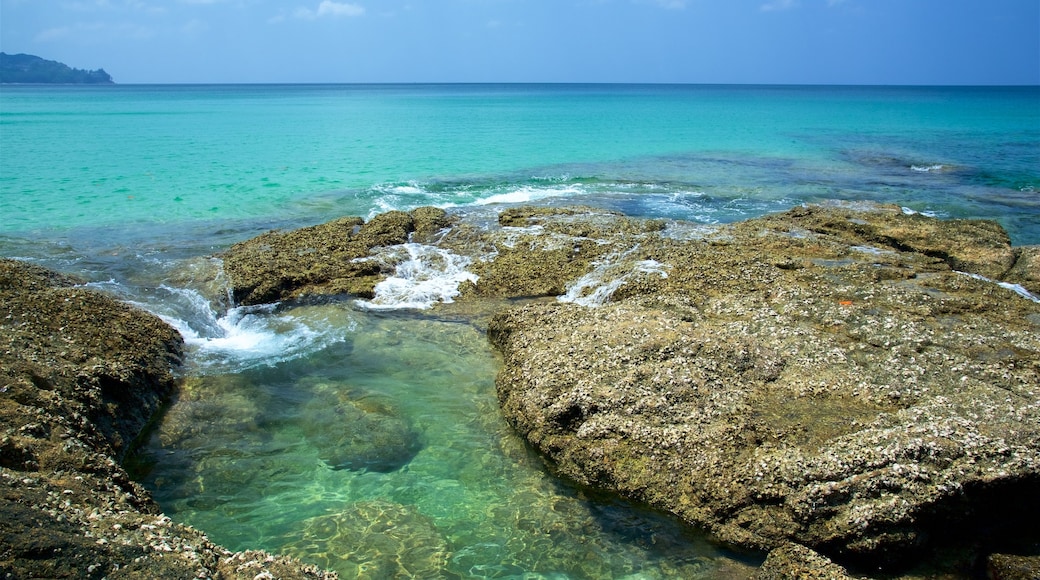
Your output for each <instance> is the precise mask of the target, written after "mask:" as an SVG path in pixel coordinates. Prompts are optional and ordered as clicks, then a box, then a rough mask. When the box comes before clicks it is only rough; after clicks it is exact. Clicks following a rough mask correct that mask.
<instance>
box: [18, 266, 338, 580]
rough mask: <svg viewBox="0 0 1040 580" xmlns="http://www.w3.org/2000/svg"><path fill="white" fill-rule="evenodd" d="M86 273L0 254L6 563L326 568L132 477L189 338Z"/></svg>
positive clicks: (154, 569) (182, 572)
mask: <svg viewBox="0 0 1040 580" xmlns="http://www.w3.org/2000/svg"><path fill="white" fill-rule="evenodd" d="M77 282H78V281H77V280H74V279H72V278H69V277H66V276H62V275H59V274H55V273H53V272H49V271H47V270H44V269H41V268H38V267H36V266H32V265H30V264H26V263H22V262H17V261H14V260H0V378H2V382H0V430H2V431H0V576H3V577H7V578H40V577H42V578H103V577H107V578H193V577H203V576H205V577H226V578H255V577H257V575H258V574H264V573H267V574H272V575H274V576H277V577H280V578H318V577H323V575H324V573H322V572H320V571H318V570H317V569H315V568H310V567H306V566H304V565H303V564H301V563H299V562H298V561H295V560H291V559H287V558H275V557H273V556H270V555H269V554H265V553H261V552H248V553H238V554H233V553H231V552H229V551H227V550H225V549H223V548H221V547H219V546H216V545H214V544H213V543H211V542H209V540H207V539H206V537H205V536H204V535H203V534H201V533H199V532H198V531H196V530H193V529H190V528H187V527H184V526H180V525H177V524H174V523H173V522H171V521H170V519H169V518H167V517H165V516H163V515H162V514H161V513H160V512H159V509H158V506H156V505H155V503H154V502H153V501H152V500H151V499H150V496H149V494H148V493H147V491H145V490H144V489H143V488H141V487H140V486H139V485H138V484H137V483H135V482H133V481H131V479H130V478H129V477H128V476H127V473H126V471H125V470H124V469H123V467H121V466H120V464H119V460H121V459H122V458H123V457H124V455H125V454H126V453H127V451H128V450H129V448H130V447H131V446H132V443H133V441H134V440H135V439H136V438H137V437H138V435H139V434H140V433H141V431H142V430H143V429H144V428H145V426H146V425H147V424H148V422H149V421H150V420H151V419H152V417H153V415H154V414H155V413H156V412H157V411H158V410H159V409H160V407H161V406H162V404H163V403H164V402H165V401H166V399H167V398H168V397H169V396H170V394H171V393H172V392H173V390H174V387H175V383H174V378H173V376H172V375H171V372H170V369H171V366H173V365H175V364H176V363H177V362H178V360H179V357H180V354H181V338H180V336H179V335H178V334H177V332H176V331H174V330H173V329H172V328H170V327H169V326H167V325H166V324H165V323H163V322H162V321H161V320H159V319H158V318H156V317H154V316H152V315H150V314H147V313H145V312H142V311H139V310H136V309H134V308H131V307H129V306H127V305H125V304H122V303H120V302H118V301H116V300H114V299H112V298H110V297H108V296H106V295H104V294H102V293H99V292H95V291H93V290H89V289H86V288H83V287H81V286H77ZM200 575H201V576H200Z"/></svg>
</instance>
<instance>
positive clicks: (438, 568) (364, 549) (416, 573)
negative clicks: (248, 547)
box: [285, 500, 451, 578]
mask: <svg viewBox="0 0 1040 580" xmlns="http://www.w3.org/2000/svg"><path fill="white" fill-rule="evenodd" d="M285 551H286V552H287V553H289V554H294V555H297V556H299V557H301V558H307V559H309V560H311V561H313V562H315V563H317V564H318V565H320V566H322V567H325V568H328V569H333V570H336V571H338V572H340V573H342V574H343V576H344V578H443V577H445V568H446V566H447V564H448V558H449V557H450V555H451V553H450V551H449V547H448V542H447V540H445V538H444V536H443V535H442V534H441V533H440V532H439V531H438V530H437V527H436V526H435V525H434V524H433V522H432V521H431V520H430V519H429V518H427V517H426V516H424V515H422V514H421V513H419V512H417V511H415V509H413V508H410V507H408V506H404V505H401V504H397V503H393V502H390V501H385V500H372V501H362V502H357V503H355V504H352V505H350V506H348V508H347V509H345V510H344V511H342V512H340V513H336V514H330V515H325V516H318V517H314V518H310V519H308V520H305V521H304V522H303V526H302V530H301V531H300V534H299V539H298V540H296V541H295V542H292V543H290V544H288V545H287V546H286V547H285Z"/></svg>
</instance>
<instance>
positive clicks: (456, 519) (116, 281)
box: [0, 84, 1040, 579]
mask: <svg viewBox="0 0 1040 580" xmlns="http://www.w3.org/2000/svg"><path fill="white" fill-rule="evenodd" d="M832 200H838V201H845V202H859V201H870V202H879V203H889V204H897V205H899V206H901V207H903V208H904V209H905V210H906V211H915V212H921V213H926V214H929V215H934V216H937V217H940V218H979V219H989V220H996V221H997V222H999V223H1000V224H1001V225H1002V226H1003V227H1004V228H1005V229H1006V230H1007V231H1008V233H1009V235H1010V237H1011V240H1012V242H1013V243H1014V244H1016V245H1024V244H1040V87H1035V86H1033V87H926V86H921V87H917V86H914V87H885V86H867V87H860V86H774V85H770V86H744V85H741V86H717V85H568V84H559V85H558V84H548V85H538V84H501V85H499V84H473V85H469V84H447V85H410V84H395V85H169V86H165V85H115V86H9V85H5V86H3V87H0V256H2V257H8V258H17V259H21V260H26V261H30V262H33V263H36V264H40V265H43V266H46V267H49V268H53V269H56V270H59V271H62V272H69V273H72V274H75V275H78V276H80V277H81V278H83V279H84V280H85V283H86V284H87V285H88V286H91V287H94V288H97V289H99V290H102V291H105V292H109V293H111V294H113V295H115V296H116V297H118V298H119V299H121V300H124V301H127V302H129V303H132V304H135V305H137V306H139V307H141V308H144V309H146V310H149V311H151V312H154V313H155V314H157V315H159V316H161V317H163V318H164V319H165V320H167V321H168V322H169V323H170V324H172V325H173V326H174V327H176V328H177V329H178V330H179V331H180V332H181V334H182V335H183V336H184V338H185V341H186V345H187V357H186V360H185V363H184V366H183V368H181V369H178V373H179V377H180V379H181V382H182V385H183V386H182V389H181V393H180V395H179V396H178V399H177V400H176V401H175V402H174V403H173V404H172V405H171V406H170V408H169V409H168V411H167V412H166V414H165V415H164V417H163V418H162V419H161V420H160V421H158V422H157V424H156V426H155V427H154V429H153V431H152V432H150V434H149V435H148V436H147V437H145V438H144V440H143V441H142V442H141V446H140V449H139V450H138V452H137V453H136V454H135V455H134V456H133V457H132V458H131V459H130V460H129V462H128V466H129V467H130V469H131V471H132V472H133V475H134V477H136V478H137V479H138V480H139V481H141V482H142V484H143V485H145V486H146V487H147V488H148V489H149V490H150V491H151V492H152V494H153V495H154V497H155V499H156V500H157V501H158V502H159V504H160V505H161V507H162V509H163V510H164V512H165V513H166V514H167V515H168V516H169V517H171V518H173V519H174V520H175V521H178V522H182V523H185V524H190V525H192V526H195V527H197V528H199V529H201V530H202V531H204V532H205V533H206V534H207V535H208V536H209V537H210V538H211V539H212V540H214V541H216V542H218V543H220V544H223V545H224V546H226V547H228V548H231V549H234V550H243V549H253V548H260V549H265V550H269V551H271V552H273V553H280V554H291V555H294V556H297V557H300V558H301V559H303V560H305V561H307V562H312V563H315V564H318V565H321V566H325V567H329V568H332V569H336V570H339V571H340V572H341V573H343V575H344V577H354V576H359V575H360V576H362V577H386V578H393V577H408V576H409V575H411V576H413V577H445V578H524V579H534V578H553V579H565V578H633V579H634V578H671V577H687V578H698V577H701V578H725V577H733V578H737V577H745V576H746V575H747V570H748V569H750V568H752V567H754V566H756V565H757V564H759V563H760V562H761V561H762V558H763V555H762V554H756V553H747V552H740V551H735V550H733V549H731V548H728V547H726V546H721V545H718V544H717V543H715V542H713V541H712V539H711V538H710V537H709V536H707V535H706V534H704V533H703V532H701V531H699V530H696V529H691V528H689V527H687V526H684V525H682V524H681V523H680V522H678V521H676V520H675V519H674V518H671V517H669V516H668V515H666V514H662V513H659V512H656V511H654V510H652V509H650V508H648V507H646V506H642V505H638V504H635V503H632V502H628V501H625V500H623V499H620V498H615V497H612V496H610V495H608V494H602V493H598V492H596V491H595V490H589V489H583V488H581V487H579V486H577V485H575V484H574V483H572V482H569V481H566V480H564V479H561V478H559V477H557V476H556V475H555V474H554V473H553V470H552V466H551V465H549V464H547V463H546V462H545V461H544V460H543V459H542V458H540V457H539V456H538V455H537V454H536V453H534V452H532V451H531V450H530V449H529V448H528V447H527V446H526V445H525V444H524V442H523V441H521V440H520V439H519V438H518V437H517V436H516V435H515V434H514V433H513V432H512V431H511V430H510V428H509V426H508V425H507V424H506V422H505V421H504V420H503V418H502V417H501V415H500V414H499V411H498V406H497V400H496V397H495V387H494V380H495V373H496V372H497V369H498V368H499V365H500V361H499V359H498V358H497V356H496V354H495V352H493V350H492V349H491V348H490V346H489V345H488V343H487V339H486V336H485V333H484V327H483V325H482V323H481V320H483V319H481V318H480V317H479V316H476V315H474V316H467V315H465V314H459V313H452V314H450V315H448V314H445V312H444V310H443V308H442V307H441V306H439V304H440V303H447V302H450V301H451V300H452V296H453V292H452V289H453V286H454V285H455V284H457V282H458V281H459V280H461V279H465V275H462V276H460V273H459V271H453V272H425V273H421V274H420V275H419V277H420V278H422V279H423V280H424V281H426V282H429V281H430V280H431V279H432V280H436V279H438V276H440V277H441V279H440V284H439V285H438V286H437V287H438V288H439V289H438V290H437V291H432V292H426V293H420V294H418V295H417V294H415V293H411V294H407V295H402V296H400V297H396V296H394V295H389V296H383V297H382V300H381V301H379V303H378V307H373V304H365V303H364V302H359V301H356V300H352V299H350V297H343V298H342V299H330V300H325V301H320V302H317V301H309V302H303V303H294V304H289V303H284V304H272V305H264V306H259V307H255V306H254V307H243V306H240V305H236V304H234V303H232V302H230V301H229V299H228V298H227V293H226V288H224V287H223V282H222V278H221V277H220V272H221V269H220V258H219V255H220V252H221V251H222V250H224V249H226V248H227V247H229V246H230V245H231V244H233V243H235V242H238V241H242V240H245V239H248V238H251V237H253V236H256V235H258V234H261V233H263V232H265V231H268V230H271V229H290V228H296V227H302V226H306V225H313V224H317V223H321V222H325V221H328V220H331V219H333V218H336V217H340V216H344V215H357V216H362V217H364V218H366V219H367V218H370V217H371V216H373V215H376V214H378V213H380V212H384V211H387V210H394V209H402V210H408V209H412V208H416V207H420V206H426V205H433V206H437V207H441V208H445V209H447V210H448V211H450V212H456V213H458V214H460V215H461V214H465V215H467V216H472V215H483V216H491V217H493V216H494V215H495V214H496V213H497V212H500V211H502V209H504V208H507V207H511V206H515V205H517V204H551V205H570V204H581V205H591V206H596V207H602V208H606V209H611V210H616V211H620V212H623V213H625V214H628V215H632V216H645V217H653V218H661V219H665V220H686V221H692V222H695V223H698V224H704V225H711V224H723V223H728V222H733V221H737V220H744V219H748V218H752V217H756V216H761V215H764V214H767V213H770V212H777V211H783V210H786V209H789V208H791V207H793V206H797V205H800V204H807V203H818V202H829V201H832ZM411 250H414V248H411ZM416 264H418V265H417V266H416ZM416 264H413V269H414V268H419V269H421V268H422V264H423V262H421V261H420V262H417V263H416ZM463 267H464V265H463ZM413 274H414V272H413ZM463 274H464V273H463ZM444 276H449V278H444ZM330 410H331V412H330ZM371 417H376V418H377V420H376V421H375V422H372V421H370V420H369V418H371ZM384 419H385V420H384ZM358 425H361V427H359V426H358ZM352 430H353V431H352ZM366 437H368V438H377V441H387V442H388V443H386V445H385V446H383V447H385V448H387V449H390V448H393V449H397V450H400V449H404V450H405V451H404V453H403V454H401V453H398V454H397V455H393V456H392V457H383V456H380V453H381V452H380V451H379V449H380V446H379V445H377V446H376V450H375V451H371V449H370V448H366V449H368V451H366V452H364V453H362V452H360V451H358V453H357V454H355V456H352V457H354V459H347V460H343V461H336V460H331V459H330V453H331V454H332V455H335V454H336V453H337V452H338V451H342V450H343V449H348V451H349V450H350V449H352V448H353V447H354V446H357V447H358V448H362V447H364V446H365V445H367V444H369V443H370V442H368V441H366ZM380 438H382V439H380ZM402 441H403V442H402ZM330 448H334V449H333V451H331V452H330ZM366 453H367V454H366ZM387 453H388V454H389V453H390V452H387ZM348 455H349V452H348ZM358 458H360V459H358Z"/></svg>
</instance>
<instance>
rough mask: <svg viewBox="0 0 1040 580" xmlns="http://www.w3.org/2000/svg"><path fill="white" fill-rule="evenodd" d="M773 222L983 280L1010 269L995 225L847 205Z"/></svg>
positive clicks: (795, 212) (806, 210) (1010, 255)
mask: <svg viewBox="0 0 1040 580" xmlns="http://www.w3.org/2000/svg"><path fill="white" fill-rule="evenodd" d="M862 209H867V210H868V211H866V212H864V211H862ZM865 214H868V215H869V217H867V218H865V217H863V216H864V215H865ZM774 219H776V220H778V221H780V222H781V223H784V224H786V223H794V224H797V225H798V226H800V227H802V228H805V229H806V230H809V231H812V232H817V233H823V234H830V235H835V236H837V237H839V238H841V239H843V240H846V241H847V242H849V243H850V244H852V245H855V244H868V245H875V246H881V247H888V248H892V249H895V250H899V251H906V252H915V253H918V254H924V255H926V256H932V257H935V258H939V259H941V260H943V261H944V262H946V263H947V264H948V265H949V266H950V268H952V269H954V270H960V271H963V272H969V273H972V274H980V275H982V276H986V277H988V278H994V279H999V278H1001V277H1002V276H1003V275H1004V274H1005V273H1006V272H1007V271H1008V270H1010V269H1011V267H1012V266H1013V265H1014V263H1015V256H1014V252H1013V251H1012V249H1011V238H1010V237H1009V236H1008V235H1007V232H1005V231H1004V228H1002V227H1000V224H998V223H996V222H994V221H989V220H960V219H954V220H938V219H935V218H931V217H927V216H925V215H923V214H919V213H912V212H909V213H908V212H905V211H903V210H902V209H901V208H899V207H898V206H888V205H871V206H859V205H847V204H844V205H831V206H803V207H797V208H794V209H792V210H790V211H788V212H786V213H783V214H779V215H777V216H776V217H775V218H774ZM767 221H768V220H767ZM753 223H754V222H753Z"/></svg>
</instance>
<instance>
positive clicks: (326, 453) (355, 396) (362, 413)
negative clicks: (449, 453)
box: [304, 384, 422, 473]
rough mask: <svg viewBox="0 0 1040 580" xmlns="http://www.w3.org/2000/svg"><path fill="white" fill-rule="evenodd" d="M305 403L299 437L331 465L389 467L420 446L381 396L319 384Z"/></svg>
mask: <svg viewBox="0 0 1040 580" xmlns="http://www.w3.org/2000/svg"><path fill="white" fill-rule="evenodd" d="M306 407H307V409H306V411H304V412H305V414H306V415H307V416H308V417H310V418H311V420H310V421H309V422H308V423H307V424H306V425H305V426H304V435H305V436H306V437H307V440H308V441H309V442H310V443H311V444H312V445H314V446H315V447H317V448H318V453H319V457H321V459H322V460H323V461H325V462H326V463H328V464H329V465H330V466H331V467H332V468H333V469H353V470H368V471H377V472H384V473H385V472H389V471H394V470H396V469H400V468H401V467H403V466H404V465H406V464H407V463H408V462H409V461H411V460H412V458H413V457H415V454H416V453H418V452H419V451H420V450H421V449H422V440H421V437H420V434H419V433H418V431H416V430H415V429H414V428H413V427H412V426H411V425H410V424H409V423H408V421H407V420H406V419H405V418H404V417H402V416H401V415H400V414H399V413H398V412H397V410H396V409H395V408H394V406H393V404H392V403H391V402H390V401H388V400H386V399H384V398H382V397H379V396H376V395H371V394H366V393H362V392H358V391H355V390H352V389H350V388H349V387H346V386H344V385H335V384H319V385H316V386H315V387H314V390H313V396H312V398H311V400H310V401H309V402H308V403H306Z"/></svg>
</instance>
